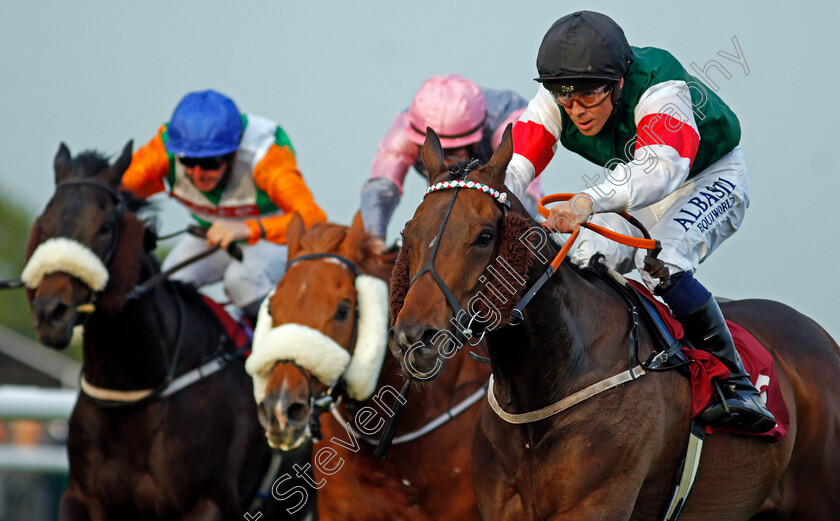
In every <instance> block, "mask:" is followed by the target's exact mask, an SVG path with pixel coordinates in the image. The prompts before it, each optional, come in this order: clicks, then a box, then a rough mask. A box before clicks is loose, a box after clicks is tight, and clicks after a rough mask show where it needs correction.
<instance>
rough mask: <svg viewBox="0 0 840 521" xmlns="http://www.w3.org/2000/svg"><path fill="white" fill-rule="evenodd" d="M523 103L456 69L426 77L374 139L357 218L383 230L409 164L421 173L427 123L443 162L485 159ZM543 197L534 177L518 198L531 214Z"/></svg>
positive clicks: (377, 232) (382, 232)
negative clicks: (406, 105)
mask: <svg viewBox="0 0 840 521" xmlns="http://www.w3.org/2000/svg"><path fill="white" fill-rule="evenodd" d="M527 105H528V102H527V101H526V100H525V99H524V98H522V97H520V96H519V95H518V94H516V93H515V92H513V91H509V90H505V91H502V90H491V89H482V88H479V87H478V85H476V84H475V83H473V82H471V81H470V80H468V79H465V78H462V77H461V76H458V75H456V74H449V75H447V76H434V77H432V78H429V79H428V80H426V81H425V82H424V83H423V85H422V86H421V87H420V90H418V91H417V94H415V96H414V100H413V101H412V102H411V106H410V107H409V108H408V110H407V111H405V112H402V113H400V114H398V115H397V117H396V118H394V122H393V124H392V125H391V128H390V129H389V130H388V133H387V134H386V135H385V137H384V138H383V139H382V141H381V142H380V143H379V150H378V151H377V153H376V157H374V159H373V165H372V166H371V172H370V179H368V180H367V182H366V183H365V185H364V187H363V188H362V219H363V220H364V222H365V228H366V230H367V231H368V232H369V233H371V234H373V235H375V236H377V237H379V238H380V239H381V241H382V242H381V244H380V246H382V247H383V248H384V239H385V231H386V228H387V226H388V223H389V222H390V220H391V216H392V215H393V213H394V209H395V208H396V206H397V204H398V203H399V201H400V197H401V195H402V187H403V181H404V180H405V175H406V173H407V172H408V169H409V168H410V167H412V166H413V167H414V168H415V169H416V170H417V171H418V172H420V173H421V174H423V175H425V174H426V169H425V167H424V166H423V161H422V160H421V159H420V147H421V146H422V145H423V142H424V141H425V139H426V128H427V127H431V128H433V129H434V130H435V132H436V133H437V134H438V136H439V137H440V143H441V146H442V147H443V153H444V157H445V159H446V161H447V162H448V163H453V162H457V161H461V160H467V159H470V158H476V159H479V160H480V161H481V162H487V161H488V160H489V159H490V156H492V155H493V150H495V148H496V147H497V146H498V145H499V143H500V142H501V140H502V133H503V132H504V130H505V127H506V126H507V124H508V123H515V122H516V121H517V120H518V119H519V116H520V115H521V114H522V113H523V112H524V111H525V108H526V107H527ZM541 196H542V192H541V190H540V186H539V180H538V178H537V179H535V180H534V182H533V183H531V185H530V186H529V187H528V190H527V192H526V195H525V196H524V197H523V198H522V203H523V204H524V205H525V207H526V208H528V210H529V211H530V212H531V213H532V214H533V215H536V208H537V201H538V200H539V198H540V197H541Z"/></svg>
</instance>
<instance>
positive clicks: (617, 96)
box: [604, 77, 624, 127]
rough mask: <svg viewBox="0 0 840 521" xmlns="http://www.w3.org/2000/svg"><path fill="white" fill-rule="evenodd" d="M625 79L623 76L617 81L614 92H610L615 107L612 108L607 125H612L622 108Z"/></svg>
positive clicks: (605, 124)
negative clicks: (622, 85) (623, 81)
mask: <svg viewBox="0 0 840 521" xmlns="http://www.w3.org/2000/svg"><path fill="white" fill-rule="evenodd" d="M623 79H624V77H622V78H621V79H619V80H618V81H617V82H615V87H613V88H612V92H610V101H611V102H612V106H613V109H612V112H611V113H610V117H608V118H607V121H606V122H605V123H604V126H605V127H607V126H609V125H611V124H612V122H613V121H615V118H616V115H617V114H618V111H619V110H620V109H621V91H622V87H621V80H623Z"/></svg>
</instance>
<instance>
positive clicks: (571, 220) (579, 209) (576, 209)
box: [548, 193, 595, 233]
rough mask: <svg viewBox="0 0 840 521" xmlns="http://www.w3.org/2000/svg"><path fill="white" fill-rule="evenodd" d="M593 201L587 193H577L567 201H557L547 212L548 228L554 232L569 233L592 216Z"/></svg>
mask: <svg viewBox="0 0 840 521" xmlns="http://www.w3.org/2000/svg"><path fill="white" fill-rule="evenodd" d="M594 204H595V201H594V200H593V199H592V197H591V196H590V195H589V194H584V193H579V194H575V196H574V197H572V198H571V200H569V201H563V202H561V203H557V204H556V205H554V206H552V207H551V211H550V212H549V214H548V225H549V228H551V229H552V230H554V231H556V232H561V233H571V232H573V231H575V230H577V229H578V228H580V225H581V223H585V222H586V221H587V220H588V219H589V217H591V216H592V213H593V212H592V207H593V206H594Z"/></svg>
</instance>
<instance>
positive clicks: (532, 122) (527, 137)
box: [505, 85, 561, 199]
mask: <svg viewBox="0 0 840 521" xmlns="http://www.w3.org/2000/svg"><path fill="white" fill-rule="evenodd" d="M560 131H561V122H560V108H559V107H558V106H557V104H556V103H555V102H554V99H553V98H552V96H551V93H549V92H548V91H547V90H546V89H545V88H544V87H543V86H542V85H540V87H539V89H537V94H536V96H534V98H533V99H532V100H531V101H530V102H529V103H528V108H527V109H525V112H524V113H523V114H522V116H520V117H519V121H517V122H516V124H514V126H513V157H512V158H511V160H510V163H509V164H508V167H507V175H506V176H505V185H507V187H508V188H509V189H511V190H512V191H513V193H514V195H516V197H518V198H519V199H522V197H523V195H524V194H525V192H526V190H527V188H528V185H530V183H531V182H532V181H533V180H534V179H535V178H536V177H537V176H539V175H540V174H541V173H542V171H543V170H545V167H546V166H547V165H548V163H549V162H550V161H551V158H552V157H554V151H555V150H557V141H558V140H559V139H560Z"/></svg>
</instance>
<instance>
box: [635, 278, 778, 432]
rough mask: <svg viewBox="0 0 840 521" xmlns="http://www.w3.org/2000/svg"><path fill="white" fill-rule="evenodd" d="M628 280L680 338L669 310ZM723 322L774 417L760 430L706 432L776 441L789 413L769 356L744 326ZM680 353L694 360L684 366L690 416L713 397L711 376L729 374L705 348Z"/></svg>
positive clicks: (676, 323)
mask: <svg viewBox="0 0 840 521" xmlns="http://www.w3.org/2000/svg"><path fill="white" fill-rule="evenodd" d="M628 282H629V283H630V284H632V285H633V287H635V288H636V290H637V291H638V292H639V294H641V295H642V296H643V297H644V298H647V299H648V300H649V301H650V302H652V303H653V304H654V306H656V310H657V311H658V312H659V315H660V317H662V320H663V321H664V322H665V325H666V326H667V327H668V330H669V331H670V332H671V335H673V337H674V338H675V339H680V338H682V337H683V328H682V325H680V323H679V322H678V321H677V319H675V318H674V316H673V315H672V314H671V310H670V309H668V307H667V306H666V305H665V304H662V303H661V302H659V301H658V300H656V299H655V298H654V297H653V295H651V293H650V291H648V289H647V288H646V287H645V286H643V285H642V284H640V283H638V282H636V281H634V280H629V279H628ZM726 325H727V326H729V331H730V332H731V333H732V339H733V340H734V341H735V348H736V349H737V350H738V354H740V355H741V360H742V361H743V362H744V368H745V369H746V370H747V372H748V373H749V374H750V380H751V381H752V383H753V385H755V387H756V388H757V389H758V390H759V392H760V393H761V397H762V399H764V401H765V403H766V404H767V407H768V408H769V409H770V412H771V413H773V416H775V417H776V426H775V427H773V429H771V430H770V431H768V432H765V433H762V434H753V433H749V432H744V431H740V430H735V429H730V428H712V427H709V426H706V433H707V434H711V433H713V432H718V431H719V432H727V433H730V434H739V435H744V436H768V437H772V438H773V439H774V440H776V441H778V440H781V439H782V438H784V437H785V435H786V434H787V431H788V428H789V427H790V415H789V414H788V409H787V405H786V404H785V401H784V398H783V397H782V391H781V389H780V388H779V383H778V382H777V381H776V368H775V366H774V365H773V357H772V356H771V355H770V353H769V352H768V351H767V350H766V349H765V348H764V346H762V345H761V344H760V343H759V342H758V340H756V339H755V337H754V336H752V335H751V334H750V333H749V332H748V331H747V330H746V329H744V328H743V327H741V326H739V325H738V324H736V323H735V322H732V321H731V320H728V319H727V321H726ZM683 353H684V354H685V355H686V356H687V357H688V358H689V359H690V360H694V361H695V362H696V363H693V364H690V365H689V366H688V370H689V372H690V373H691V376H690V380H691V416H690V417H691V418H694V417H696V416H697V415H698V414H700V413H701V412H703V410H704V409H705V408H706V407H707V406H708V405H709V404H710V403H711V402H712V400H713V399H715V398H716V393H715V391H714V388H713V387H712V378H718V379H719V380H724V379H726V378H727V377H728V376H729V369H727V368H726V366H725V365H723V363H722V362H721V361H720V360H718V359H717V358H715V356H714V355H712V354H711V353H708V352H706V351H702V350H700V349H690V348H688V347H683Z"/></svg>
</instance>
